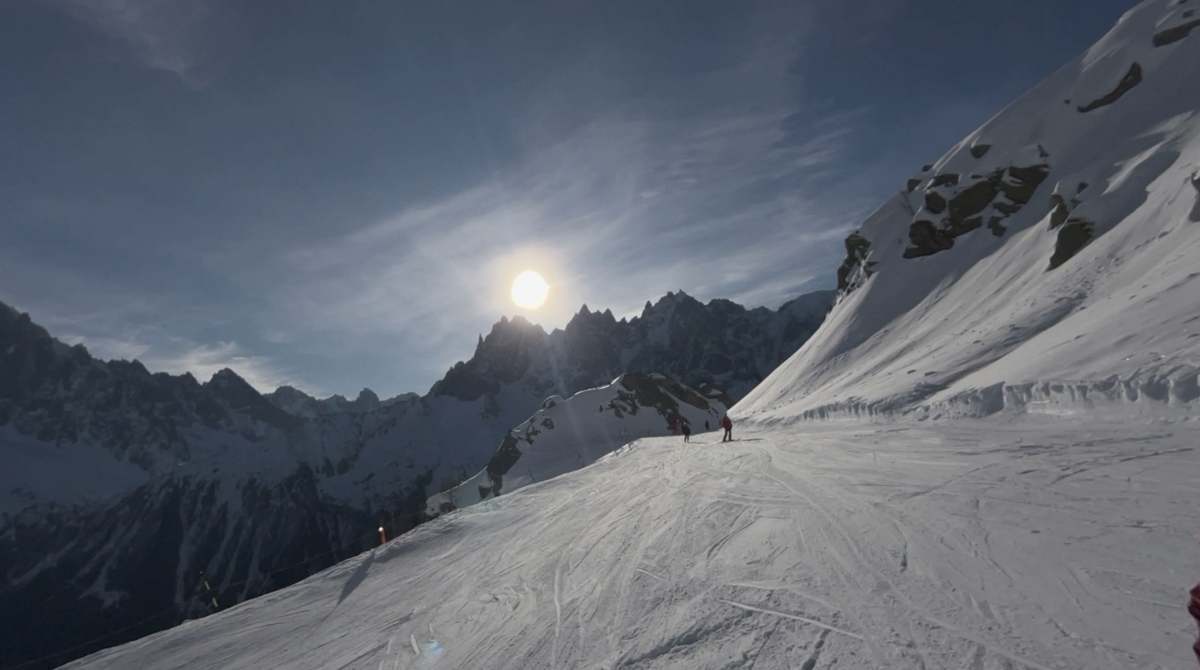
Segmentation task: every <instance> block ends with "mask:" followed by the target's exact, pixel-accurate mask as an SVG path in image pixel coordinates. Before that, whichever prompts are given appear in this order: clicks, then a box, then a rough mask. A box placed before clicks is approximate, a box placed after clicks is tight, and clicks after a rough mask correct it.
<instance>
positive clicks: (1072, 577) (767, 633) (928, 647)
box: [67, 417, 1200, 670]
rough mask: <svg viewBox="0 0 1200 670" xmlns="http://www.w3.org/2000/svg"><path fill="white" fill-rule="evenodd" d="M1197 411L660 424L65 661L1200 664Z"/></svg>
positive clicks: (230, 664)
mask: <svg viewBox="0 0 1200 670" xmlns="http://www.w3.org/2000/svg"><path fill="white" fill-rule="evenodd" d="M1198 427H1200V426H1198V425H1197V423H1196V421H1195V420H1194V419H1191V418H1189V419H1178V418H1177V419H1173V420H1154V421H1146V422H1141V423H1134V424H1130V423H1128V422H1120V423H1104V422H1103V421H1099V420H1094V421H1091V422H1089V423H1088V424H1087V425H1081V424H1078V423H1067V424H1063V423H1060V422H1059V421H1057V420H1048V419H1045V418H1038V417H1029V418H1026V419H1024V420H1022V421H1020V422H1012V421H1008V420H1000V419H998V418H989V419H983V420H975V421H970V422H950V423H945V424H929V423H925V424H915V423H903V422H894V423H884V422H879V423H861V422H827V423H820V424H811V425H807V426H805V427H804V428H803V429H796V430H782V431H781V430H767V431H748V432H747V431H743V430H740V429H739V428H738V427H737V426H735V429H734V430H735V437H736V438H737V440H736V441H735V442H732V443H727V444H722V443H721V442H719V440H718V438H717V436H716V435H715V434H707V435H701V436H697V437H695V439H694V440H693V443H692V444H687V445H685V444H683V443H682V442H681V440H680V439H679V438H652V439H644V440H638V441H636V442H634V443H633V444H632V445H630V446H629V447H627V448H626V449H624V450H621V451H620V452H618V453H615V454H613V455H610V456H608V457H606V458H604V459H602V460H601V461H600V462H598V463H596V464H595V465H592V466H590V467H588V468H585V469H583V470H580V471H577V472H573V473H570V474H567V475H564V476H562V477H558V478H556V479H553V480H551V481H547V482H541V483H538V484H533V485H530V486H528V487H526V488H524V489H522V490H521V491H518V492H516V493H513V494H511V495H505V496H501V497H500V498H498V499H495V500H490V501H487V502H486V503H484V504H483V505H478V506H474V507H469V508H466V509H463V510H459V511H457V512H455V513H453V514H450V515H447V516H445V517H442V518H440V519H438V520H435V521H433V522H430V523H428V524H426V525H424V526H421V527H420V528H418V529H417V530H415V531H414V532H412V533H410V534H408V535H405V536H402V537H401V538H399V539H396V540H393V541H391V542H389V543H388V544H387V545H384V546H382V547H379V548H377V549H374V550H371V551H369V552H367V553H365V554H363V555H360V556H359V557H357V558H355V559H352V560H350V561H347V562H345V563H342V564H340V565H338V566H335V567H334V568H331V569H330V570H327V571H325V572H323V573H320V574H318V575H316V576H314V577H312V578H310V579H308V580H306V581H305V582H302V583H300V584H297V585H295V586H293V587H290V588H287V589H284V590H282V591H279V592H276V593H273V594H270V595H268V596H264V597H262V598H258V599H256V600H253V601H250V602H248V603H245V604H243V605H241V606H239V607H236V608H233V609H231V610H229V611H226V612H221V613H218V614H215V615H213V616H210V617H208V618H205V619H203V620H200V621H194V622H189V623H187V624H184V625H183V626H180V627H178V628H175V629H172V630H169V631H165V632H163V633H161V634H158V635H155V636H152V637H149V638H146V639H144V640H141V641H138V642H134V643H131V644H128V645H125V646H123V647H118V648H116V649H113V650H109V651H106V652H101V653H100V654H97V655H95V656H93V657H91V658H89V659H85V660H83V661H80V662H78V663H76V664H72V665H69V666H67V667H71V668H129V667H138V668H144V669H147V670H149V669H153V668H164V669H165V668H178V667H188V668H194V669H197V670H200V669H204V668H231V669H233V668H263V667H280V668H297V669H298V668H336V667H347V668H372V669H374V668H438V667H440V668H467V667H487V668H497V669H499V668H513V669H527V670H536V669H539V668H546V669H550V668H564V667H573V668H612V667H641V668H655V667H687V668H723V667H742V666H745V667H749V666H750V665H752V664H753V666H754V667H757V668H797V667H808V668H814V667H817V668H819V667H841V668H884V667H886V668H919V667H926V668H943V667H946V668H1001V667H1013V668H1022V667H1024V668H1089V669H1104V668H1130V667H1144V668H1149V667H1162V668H1187V667H1193V666H1194V660H1193V659H1191V658H1190V653H1191V651H1190V647H1189V645H1190V635H1191V631H1192V625H1191V624H1190V622H1189V621H1188V620H1187V617H1186V615H1185V614H1184V613H1183V609H1182V605H1183V602H1184V593H1185V591H1186V588H1187V586H1188V585H1189V582H1191V581H1192V580H1193V577H1194V575H1195V574H1197V571H1198V570H1200V565H1198V561H1197V552H1196V551H1195V532H1194V530H1195V528H1194V526H1195V509H1196V502H1197V499H1198V496H1197V487H1196V485H1195V482H1194V481H1193V479H1194V477H1193V476H1192V475H1193V473H1194V472H1196V468H1197V467H1200V453H1198V452H1197V450H1196V447H1195V445H1196V443H1197V437H1200V431H1198ZM812 659H815V662H814V663H811V664H807V661H809V660H812Z"/></svg>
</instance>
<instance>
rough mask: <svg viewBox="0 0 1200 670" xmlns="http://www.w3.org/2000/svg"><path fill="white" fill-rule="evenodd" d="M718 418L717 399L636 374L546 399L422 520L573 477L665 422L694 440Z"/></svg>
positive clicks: (657, 431) (435, 499)
mask: <svg viewBox="0 0 1200 670" xmlns="http://www.w3.org/2000/svg"><path fill="white" fill-rule="evenodd" d="M725 411H726V407H725V404H724V403H722V402H721V401H719V400H718V399H716V398H713V397H708V398H706V397H704V396H702V395H701V394H700V393H698V392H697V391H695V390H693V389H690V388H688V387H686V386H683V385H681V384H679V383H678V382H676V381H675V380H673V379H670V378H669V377H666V376H664V375H658V374H654V375H644V374H640V373H636V372H631V373H626V374H624V375H621V376H620V377H618V378H617V379H615V380H613V382H612V383H611V384H608V385H607V386H602V387H599V388H594V389H588V390H586V391H580V392H579V393H577V394H575V395H574V396H572V397H571V398H569V399H566V400H564V399H563V398H562V397H561V396H551V397H549V398H547V399H546V400H545V401H544V402H543V403H542V406H541V408H539V409H538V411H537V412H535V413H534V415H533V416H532V417H530V418H529V419H528V420H526V421H525V422H524V423H522V424H521V425H519V426H517V427H516V428H513V429H512V431H510V432H509V434H508V435H506V436H505V438H504V440H503V442H502V443H501V445H500V448H499V449H498V450H497V451H496V453H495V454H494V455H493V456H492V460H491V461H490V462H489V463H488V466H487V467H486V468H484V469H483V470H482V471H480V472H479V473H478V474H476V475H475V476H473V477H471V478H470V479H468V480H466V481H465V482H463V483H462V484H460V485H459V486H456V487H454V488H453V489H450V490H449V491H443V492H442V493H439V494H437V495H435V496H431V497H430V498H429V501H428V503H427V505H426V513H427V514H429V515H430V516H438V515H440V514H445V513H447V512H450V511H453V510H455V509H458V508H460V507H467V506H469V505H474V504H477V503H479V502H482V501H484V500H490V499H492V498H495V497H496V496H498V495H500V494H502V493H511V492H513V491H515V490H517V489H520V488H522V487H525V486H528V485H530V484H536V483H537V482H541V481H546V480H547V479H551V478H553V477H557V476H559V475H562V474H565V473H567V472H571V471H573V470H578V469H580V468H583V467H586V466H588V465H590V464H592V463H594V462H596V461H597V460H598V459H600V458H602V457H603V456H605V455H607V454H610V453H612V452H613V451H615V450H616V449H618V448H620V447H622V446H624V445H625V444H627V443H629V442H630V441H632V440H635V439H638V438H643V437H659V436H664V435H670V434H671V432H672V427H671V422H672V421H678V420H680V419H682V420H683V421H685V422H687V423H688V424H689V425H690V427H691V430H692V432H693V433H695V434H699V433H702V432H705V430H706V424H707V426H709V427H711V429H715V428H716V427H717V425H718V422H719V421H720V420H721V417H723V416H724V415H725ZM680 439H682V438H680Z"/></svg>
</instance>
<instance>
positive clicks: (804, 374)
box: [737, 0, 1200, 420]
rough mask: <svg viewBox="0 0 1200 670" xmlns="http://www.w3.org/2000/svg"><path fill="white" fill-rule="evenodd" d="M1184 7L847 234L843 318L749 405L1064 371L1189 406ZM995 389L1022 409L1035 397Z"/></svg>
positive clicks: (964, 147)
mask: <svg viewBox="0 0 1200 670" xmlns="http://www.w3.org/2000/svg"><path fill="white" fill-rule="evenodd" d="M1182 7H1183V5H1181V4H1180V3H1178V2H1177V0H1155V1H1151V2H1146V3H1143V4H1142V5H1139V6H1138V7H1137V8H1136V9H1134V10H1131V11H1130V12H1129V13H1128V14H1127V15H1126V16H1125V17H1124V18H1123V19H1122V21H1121V22H1120V24H1118V26H1117V27H1116V28H1115V29H1114V30H1113V31H1112V32H1111V33H1110V34H1109V35H1107V36H1106V37H1105V38H1104V39H1103V40H1101V41H1100V42H1099V43H1098V44H1097V45H1096V46H1094V47H1093V48H1091V49H1090V50H1088V51H1087V53H1085V54H1083V55H1081V56H1080V57H1079V58H1078V59H1076V60H1075V61H1073V62H1072V63H1070V64H1068V65H1067V66H1065V67H1064V68H1062V69H1061V70H1059V71H1058V72H1057V73H1056V74H1054V75H1053V76H1052V77H1050V78H1049V79H1048V80H1047V81H1045V82H1044V83H1043V84H1041V85H1039V86H1038V87H1036V88H1034V89H1033V90H1032V91H1030V92H1029V93H1028V94H1026V95H1025V96H1023V97H1022V98H1021V99H1020V100H1018V101H1017V102H1015V103H1013V104H1012V105H1011V106H1009V107H1008V108H1007V109H1005V110H1004V111H1002V112H1001V113H1000V114H998V115H997V116H996V117H995V118H993V119H992V120H991V121H989V122H988V123H986V124H984V126H982V127H981V128H980V129H978V130H977V131H975V132H974V133H972V134H971V135H970V136H968V137H967V138H966V139H964V140H963V141H962V142H961V143H959V144H958V145H957V146H956V147H954V148H953V149H951V150H950V151H949V152H948V153H947V154H946V155H945V156H943V157H942V158H941V159H939V160H938V161H936V162H935V163H934V164H932V165H930V166H928V168H927V169H925V170H922V171H921V172H919V173H918V174H916V175H914V177H913V179H911V180H910V181H909V183H908V188H907V189H906V190H905V191H903V192H901V193H900V194H898V195H896V196H895V197H893V198H892V199H891V200H890V201H888V202H887V203H885V204H884V205H883V206H882V207H880V208H879V209H878V210H877V211H876V212H875V213H873V214H872V215H871V216H870V217H868V218H867V219H866V220H865V221H864V222H863V224H862V225H861V227H860V228H859V230H858V231H857V232H856V233H855V234H854V235H852V236H851V237H850V238H849V239H847V252H848V254H847V259H846V262H845V263H844V264H843V269H842V270H841V272H840V275H841V277H842V296H841V298H840V300H839V302H838V304H837V306H836V307H835V308H834V310H833V312H832V313H831V314H830V317H829V318H828V319H827V320H826V321H825V323H824V324H823V325H822V327H821V329H820V330H819V331H818V333H817V334H816V335H815V336H814V337H813V338H812V339H810V340H809V341H808V342H807V343H806V344H805V346H804V347H802V348H801V350H800V351H799V352H797V354H796V355H794V356H793V357H792V358H791V359H790V360H789V361H788V362H787V363H785V364H784V365H782V366H780V368H778V369H777V370H776V372H775V373H774V374H773V375H772V376H771V378H770V379H768V380H767V381H766V382H764V383H763V384H762V385H760V386H759V387H758V388H757V389H755V390H754V391H753V392H752V393H751V394H749V395H748V396H747V397H746V398H745V399H744V400H743V401H742V402H741V403H740V404H739V405H738V407H737V412H738V413H739V414H741V415H742V416H747V417H748V416H754V417H756V418H757V419H760V420H768V419H771V418H772V417H774V418H775V419H778V420H790V419H793V418H795V417H801V416H820V415H823V414H830V413H834V414H836V413H838V412H842V411H849V412H867V413H870V412H884V413H894V412H906V411H910V410H913V409H917V408H919V407H937V406H940V405H955V406H959V407H961V406H963V402H961V401H962V400H963V399H966V398H970V397H972V394H975V395H980V394H984V393H985V391H984V390H985V389H995V388H998V386H997V385H1000V384H1003V385H1004V386H1005V387H1006V388H1009V387H1011V388H1026V387H1027V388H1030V389H1032V390H1034V391H1036V390H1037V389H1042V388H1050V389H1053V388H1056V387H1057V386H1059V385H1061V384H1063V382H1061V381H1059V380H1073V381H1072V382H1071V386H1073V387H1077V386H1078V385H1080V384H1082V385H1084V386H1085V387H1088V388H1095V389H1097V390H1102V389H1103V388H1104V387H1105V385H1107V384H1110V383H1111V384H1113V385H1115V387H1120V388H1121V389H1145V391H1141V390H1139V391H1138V398H1139V399H1140V400H1139V402H1150V401H1153V400H1155V399H1156V398H1157V399H1161V400H1162V401H1164V402H1167V401H1170V402H1174V403H1185V404H1187V403H1193V402H1194V401H1195V398H1194V397H1193V394H1191V393H1190V391H1188V390H1187V389H1189V388H1191V387H1192V386H1193V385H1194V384H1195V379H1196V373H1197V370H1198V369H1200V325H1198V323H1197V321H1196V319H1195V315H1196V314H1197V313H1200V273H1198V271H1197V267H1198V265H1197V259H1198V258H1200V225H1197V222H1200V191H1198V190H1197V189H1196V188H1195V186H1196V184H1197V173H1198V171H1200V117H1198V116H1197V108H1198V107H1200V89H1197V88H1196V87H1194V86H1189V85H1186V84H1184V82H1190V81H1195V80H1196V79H1197V78H1198V77H1200V67H1198V64H1200V42H1198V41H1197V40H1196V39H1195V36H1194V35H1193V36H1191V37H1189V38H1187V39H1182V40H1179V41H1175V42H1171V43H1169V44H1166V45H1164V46H1155V45H1154V39H1153V36H1154V35H1155V34H1157V32H1158V30H1159V28H1160V27H1161V26H1163V25H1166V23H1170V22H1171V21H1173V20H1175V19H1173V18H1171V17H1178V16H1181V14H1180V10H1181V8H1182ZM1184 11H1192V10H1191V9H1186V10H1184ZM1164 22H1165V23H1164ZM1135 66H1136V67H1135ZM1085 108H1086V109H1087V110H1088V111H1083V110H1084V109H1085ZM1163 384H1165V385H1166V386H1167V388H1168V389H1175V391H1173V392H1172V391H1168V392H1167V393H1157V392H1156V391H1155V390H1154V389H1156V388H1157V387H1158V386H1161V385H1163ZM991 393H992V395H991V396H990V397H996V394H995V392H994V391H993V392H991ZM1050 394H1052V395H1055V398H1056V402H1062V401H1065V400H1066V399H1067V398H1068V396H1066V395H1063V394H1061V393H1058V392H1056V391H1053V390H1051V391H1050ZM1000 397H1002V398H1004V399H1005V402H1006V406H1007V407H1010V408H1011V407H1013V406H1015V405H1019V404H1020V403H1021V399H1022V397H1023V393H1022V392H1017V391H1014V392H1011V393H1005V394H1001V396H1000ZM1128 397H1129V394H1128V393H1126V392H1125V391H1122V392H1120V393H1115V394H1106V393H1104V392H1100V393H1094V394H1093V395H1092V396H1089V402H1093V403H1094V402H1103V401H1105V400H1107V399H1108V398H1111V399H1112V400H1113V401H1114V402H1121V403H1124V402H1126V399H1127V398H1128ZM974 402H975V401H970V402H968V403H967V404H968V405H969V404H972V403H974ZM976 404H980V403H976ZM981 405H982V406H981V410H980V411H985V410H986V409H989V408H992V407H994V406H995V403H994V402H984V403H981Z"/></svg>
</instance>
